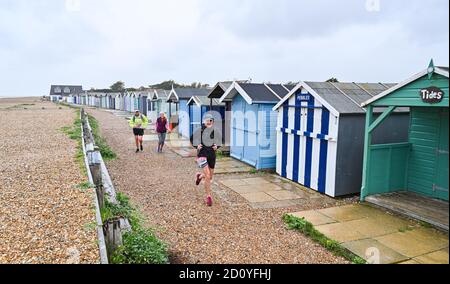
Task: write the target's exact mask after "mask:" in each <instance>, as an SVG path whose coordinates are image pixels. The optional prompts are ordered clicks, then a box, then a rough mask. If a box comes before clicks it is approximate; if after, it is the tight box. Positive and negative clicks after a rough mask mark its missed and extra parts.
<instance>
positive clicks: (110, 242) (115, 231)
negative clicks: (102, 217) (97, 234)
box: [103, 219, 123, 255]
mask: <svg viewBox="0 0 450 284" xmlns="http://www.w3.org/2000/svg"><path fill="white" fill-rule="evenodd" d="M103 229H104V232H105V236H106V243H107V246H108V252H109V253H108V254H109V255H112V254H113V252H114V251H115V250H116V249H117V248H118V247H120V246H121V245H122V244H123V239H122V231H121V229H120V219H114V220H108V221H107V222H105V225H104V228H103Z"/></svg>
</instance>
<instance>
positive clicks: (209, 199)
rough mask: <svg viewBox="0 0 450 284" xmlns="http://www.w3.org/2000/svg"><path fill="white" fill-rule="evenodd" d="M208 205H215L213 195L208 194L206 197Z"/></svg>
mask: <svg viewBox="0 0 450 284" xmlns="http://www.w3.org/2000/svg"><path fill="white" fill-rule="evenodd" d="M206 205H208V206H209V207H211V206H212V205H213V199H212V197H211V196H208V197H207V198H206Z"/></svg>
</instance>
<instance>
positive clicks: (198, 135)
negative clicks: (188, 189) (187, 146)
mask: <svg viewBox="0 0 450 284" xmlns="http://www.w3.org/2000/svg"><path fill="white" fill-rule="evenodd" d="M191 143H192V145H193V146H194V147H195V148H197V163H198V166H199V168H201V169H203V173H197V175H196V184H197V185H200V183H201V181H202V180H204V181H205V191H206V195H207V196H206V204H207V205H208V206H212V204H213V198H212V191H211V181H212V179H213V177H214V169H215V167H216V152H217V150H218V149H219V148H220V146H221V145H222V135H221V131H220V130H219V129H217V128H215V127H214V118H213V117H212V116H210V115H206V116H205V119H204V124H203V125H202V127H201V128H200V129H198V130H197V131H195V132H194V134H193V135H192V137H191Z"/></svg>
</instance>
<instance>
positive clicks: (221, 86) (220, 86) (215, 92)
mask: <svg viewBox="0 0 450 284" xmlns="http://www.w3.org/2000/svg"><path fill="white" fill-rule="evenodd" d="M232 84H233V82H219V83H217V84H216V86H214V88H212V89H211V91H210V92H209V94H208V97H209V98H213V99H220V98H221V97H222V96H223V94H225V92H226V91H227V90H228V88H230V87H231V85H232Z"/></svg>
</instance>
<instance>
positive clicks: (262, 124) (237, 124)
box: [219, 82, 289, 170]
mask: <svg viewBox="0 0 450 284" xmlns="http://www.w3.org/2000/svg"><path fill="white" fill-rule="evenodd" d="M288 92H289V88H288V87H286V86H283V85H281V84H254V83H242V82H233V83H232V84H231V86H230V87H229V88H228V89H227V91H226V92H225V93H224V94H223V95H222V97H221V98H220V100H219V102H220V103H227V102H228V103H230V104H231V125H230V143H231V146H230V155H231V157H233V158H235V159H237V160H240V161H243V162H245V163H247V164H249V165H251V166H253V167H255V168H256V169H258V170H261V169H274V168H275V165H276V131H275V128H276V118H277V113H276V112H275V111H273V110H272V108H273V107H274V106H275V105H276V104H277V103H278V102H279V101H280V100H281V98H282V97H284V96H285V95H286V94H287V93H288Z"/></svg>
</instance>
